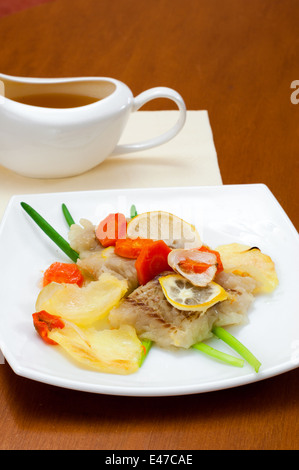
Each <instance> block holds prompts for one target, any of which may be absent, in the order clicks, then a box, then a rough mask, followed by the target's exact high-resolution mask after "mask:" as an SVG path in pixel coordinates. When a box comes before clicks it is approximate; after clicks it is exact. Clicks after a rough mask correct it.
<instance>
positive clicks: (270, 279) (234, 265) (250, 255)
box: [216, 243, 278, 294]
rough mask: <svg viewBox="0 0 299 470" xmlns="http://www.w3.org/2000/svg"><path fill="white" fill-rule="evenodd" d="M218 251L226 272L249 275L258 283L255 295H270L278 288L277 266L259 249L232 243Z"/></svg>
mask: <svg viewBox="0 0 299 470" xmlns="http://www.w3.org/2000/svg"><path fill="white" fill-rule="evenodd" d="M216 249H217V251H218V252H219V253H220V257H221V261H222V264H223V268H224V271H227V272H231V273H234V274H240V275H242V276H246V275H248V276H251V277H252V278H253V279H255V280H256V281H257V287H256V289H255V291H254V293H255V294H257V293H270V292H272V291H273V290H274V289H275V288H276V287H277V286H278V277H277V273H276V270H275V264H274V262H273V261H272V259H271V258H270V256H268V255H265V254H264V253H262V252H261V251H260V250H259V248H257V247H250V246H247V245H242V244H239V243H230V244H227V245H220V246H218V247H217V248H216Z"/></svg>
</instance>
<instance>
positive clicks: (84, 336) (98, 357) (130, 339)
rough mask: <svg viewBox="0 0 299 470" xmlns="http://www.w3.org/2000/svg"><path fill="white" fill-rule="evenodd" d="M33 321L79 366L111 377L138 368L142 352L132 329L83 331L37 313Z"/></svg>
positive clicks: (55, 317) (49, 340) (42, 333)
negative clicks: (81, 365) (110, 374)
mask: <svg viewBox="0 0 299 470" xmlns="http://www.w3.org/2000/svg"><path fill="white" fill-rule="evenodd" d="M33 321H34V326H35V328H36V329H37V331H38V333H39V334H40V335H41V336H42V338H43V340H44V341H45V342H47V343H48V344H52V345H60V346H61V347H62V348H63V349H64V350H65V351H66V352H67V353H68V354H69V355H70V356H71V357H72V358H73V359H75V360H76V361H77V362H78V363H79V364H83V365H84V366H87V367H91V368H92V369H96V370H99V371H101V372H106V373H112V374H131V373H133V372H136V371H137V369H138V368H139V364H140V361H141V358H142V354H143V349H142V346H141V342H140V341H139V339H138V338H137V336H136V332H135V330H134V328H133V327H131V326H127V325H122V326H121V327H120V328H119V329H117V330H116V329H115V330H109V329H104V330H96V329H95V328H88V329H83V328H78V326H76V325H75V324H74V323H72V322H69V321H63V320H62V319H61V318H59V317H57V316H53V315H49V314H48V313H47V312H39V313H36V314H34V315H33Z"/></svg>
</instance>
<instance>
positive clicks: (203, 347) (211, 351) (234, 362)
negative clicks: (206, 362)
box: [192, 343, 244, 367]
mask: <svg viewBox="0 0 299 470" xmlns="http://www.w3.org/2000/svg"><path fill="white" fill-rule="evenodd" d="M192 348H193V349H197V350H198V351H201V352H203V353H205V354H207V355H208V356H211V357H214V358H215V359H218V360H219V361H222V362H225V363H227V364H230V365H231V366H235V367H243V365H244V361H243V359H239V358H238V357H235V356H231V355H230V354H226V353H224V352H222V351H218V350H217V349H215V348H212V347H211V346H208V345H207V344H205V343H196V344H194V345H193V346H192Z"/></svg>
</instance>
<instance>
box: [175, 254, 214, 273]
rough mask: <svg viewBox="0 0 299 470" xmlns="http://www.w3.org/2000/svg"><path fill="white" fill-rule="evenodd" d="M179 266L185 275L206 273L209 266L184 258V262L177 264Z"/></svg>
mask: <svg viewBox="0 0 299 470" xmlns="http://www.w3.org/2000/svg"><path fill="white" fill-rule="evenodd" d="M179 266H180V268H182V269H183V271H185V272H186V273H195V274H200V273H203V272H204V271H206V270H207V269H208V268H209V267H210V266H211V265H210V264H208V263H200V262H199V261H194V260H193V259H190V258H186V259H185V260H183V261H180V262H179Z"/></svg>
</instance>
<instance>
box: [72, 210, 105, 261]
mask: <svg viewBox="0 0 299 470" xmlns="http://www.w3.org/2000/svg"><path fill="white" fill-rule="evenodd" d="M95 230H96V227H95V225H93V224H92V223H91V222H90V221H89V220H87V219H80V224H73V225H71V227H70V230H69V233H68V239H69V243H70V245H71V247H72V248H73V250H75V251H77V253H79V256H80V258H84V257H85V256H88V255H89V254H90V253H91V252H94V251H101V250H103V247H102V246H101V244H100V243H99V241H98V240H97V238H96V235H95Z"/></svg>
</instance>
